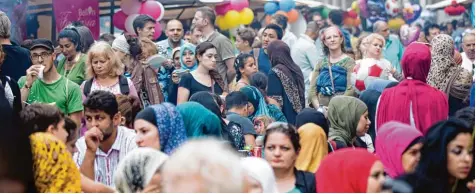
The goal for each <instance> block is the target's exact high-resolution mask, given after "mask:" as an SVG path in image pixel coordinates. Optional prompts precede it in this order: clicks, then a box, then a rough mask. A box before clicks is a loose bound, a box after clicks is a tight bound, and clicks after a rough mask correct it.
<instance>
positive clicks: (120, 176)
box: [114, 147, 168, 193]
mask: <svg viewBox="0 0 476 194" xmlns="http://www.w3.org/2000/svg"><path fill="white" fill-rule="evenodd" d="M167 158H168V156H167V154H164V153H162V152H160V151H158V150H155V149H153V148H146V147H144V148H136V149H134V150H133V151H132V152H130V153H129V154H127V155H126V157H124V158H123V159H121V161H120V162H119V165H118V166H117V169H116V173H115V174H114V184H115V186H116V190H117V191H118V192H119V193H137V192H141V191H142V190H144V188H145V187H146V186H147V185H148V184H149V182H150V180H151V179H152V177H153V176H154V175H155V174H156V173H157V171H158V170H159V169H160V167H161V166H162V165H163V164H164V163H165V161H166V160H167Z"/></svg>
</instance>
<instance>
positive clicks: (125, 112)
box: [116, 95, 140, 129]
mask: <svg viewBox="0 0 476 194" xmlns="http://www.w3.org/2000/svg"><path fill="white" fill-rule="evenodd" d="M116 100H117V104H118V105H119V107H118V110H119V112H120V113H121V125H122V126H125V127H127V128H129V129H134V118H136V115H137V113H138V112H139V111H140V103H139V99H137V98H131V97H129V96H126V95H116Z"/></svg>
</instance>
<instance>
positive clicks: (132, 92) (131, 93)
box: [81, 78, 139, 99]
mask: <svg viewBox="0 0 476 194" xmlns="http://www.w3.org/2000/svg"><path fill="white" fill-rule="evenodd" d="M83 83H84V82H83ZM127 84H128V85H129V96H130V97H135V98H137V99H138V98H139V95H138V93H137V89H136V87H135V86H134V83H132V80H131V79H129V78H127ZM83 85H84V84H83ZM81 86H82V85H81Z"/></svg>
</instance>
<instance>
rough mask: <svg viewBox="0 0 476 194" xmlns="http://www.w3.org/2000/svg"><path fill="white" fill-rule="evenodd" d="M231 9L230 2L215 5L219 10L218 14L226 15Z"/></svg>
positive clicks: (216, 9)
mask: <svg viewBox="0 0 476 194" xmlns="http://www.w3.org/2000/svg"><path fill="white" fill-rule="evenodd" d="M230 10H231V5H230V3H224V4H220V5H217V6H215V12H217V14H218V15H225V14H226V12H228V11H230Z"/></svg>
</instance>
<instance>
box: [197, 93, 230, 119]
mask: <svg viewBox="0 0 476 194" xmlns="http://www.w3.org/2000/svg"><path fill="white" fill-rule="evenodd" d="M189 101H190V102H198V103H200V104H201V105H203V106H204V107H205V108H207V109H208V110H210V111H212V112H213V113H214V114H215V115H216V116H217V117H219V118H220V120H222V116H223V114H222V113H221V110H220V107H219V106H218V104H217V102H216V101H215V99H214V98H213V96H212V94H211V93H210V92H207V91H201V92H197V93H195V94H193V95H192V96H191V97H190V99H189Z"/></svg>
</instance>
